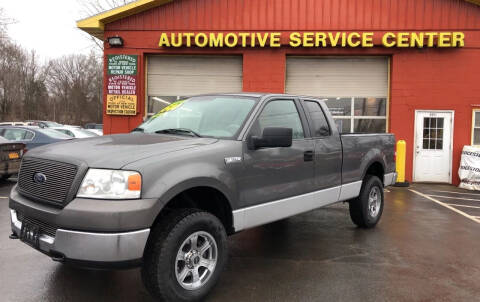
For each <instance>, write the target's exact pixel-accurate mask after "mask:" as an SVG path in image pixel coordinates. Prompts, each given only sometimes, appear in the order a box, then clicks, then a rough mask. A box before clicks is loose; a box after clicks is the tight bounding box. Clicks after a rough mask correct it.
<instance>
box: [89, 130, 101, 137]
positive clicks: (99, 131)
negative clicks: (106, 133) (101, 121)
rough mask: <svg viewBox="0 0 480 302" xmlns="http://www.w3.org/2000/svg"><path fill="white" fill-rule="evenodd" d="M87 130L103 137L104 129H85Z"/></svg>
mask: <svg viewBox="0 0 480 302" xmlns="http://www.w3.org/2000/svg"><path fill="white" fill-rule="evenodd" d="M85 130H87V131H90V132H93V133H95V134H96V135H98V136H103V130H102V129H85Z"/></svg>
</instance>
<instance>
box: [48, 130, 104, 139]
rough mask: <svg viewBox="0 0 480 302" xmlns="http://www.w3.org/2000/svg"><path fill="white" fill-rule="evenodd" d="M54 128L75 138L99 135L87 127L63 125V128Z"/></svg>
mask: <svg viewBox="0 0 480 302" xmlns="http://www.w3.org/2000/svg"><path fill="white" fill-rule="evenodd" d="M52 129H54V130H57V131H59V132H62V133H64V134H66V135H68V136H71V137H74V138H88V137H96V136H99V135H98V134H96V133H94V132H93V131H90V130H86V129H79V128H73V127H61V128H52Z"/></svg>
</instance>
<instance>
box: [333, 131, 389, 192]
mask: <svg viewBox="0 0 480 302" xmlns="http://www.w3.org/2000/svg"><path fill="white" fill-rule="evenodd" d="M340 138H341V141H342V147H343V163H342V183H344V184H346V183H351V182H355V181H358V180H361V179H363V176H364V175H361V173H364V172H365V171H366V168H367V167H368V166H370V164H371V162H372V160H373V158H378V155H380V157H381V158H382V159H383V166H384V169H385V170H384V174H385V175H387V174H390V173H393V172H395V160H394V157H395V137H394V135H393V134H388V133H369V134H359V133H352V134H341V135H340Z"/></svg>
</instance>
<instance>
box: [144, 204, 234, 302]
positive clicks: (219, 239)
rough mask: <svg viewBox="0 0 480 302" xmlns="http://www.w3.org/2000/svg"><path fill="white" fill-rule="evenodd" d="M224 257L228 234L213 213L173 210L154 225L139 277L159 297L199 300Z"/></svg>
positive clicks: (153, 294)
mask: <svg viewBox="0 0 480 302" xmlns="http://www.w3.org/2000/svg"><path fill="white" fill-rule="evenodd" d="M226 260H227V235H226V232H225V228H224V226H223V224H222V223H221V222H220V220H218V218H217V217H215V216H214V215H212V214H210V213H207V212H202V211H199V210H196V209H181V210H173V211H171V212H169V213H168V214H166V215H165V216H164V217H161V218H160V221H159V222H158V223H157V224H156V226H155V227H154V228H153V230H152V233H151V234H150V237H149V239H148V243H147V246H146V248H145V252H144V261H143V265H142V279H143V282H144V284H145V287H146V288H147V290H148V291H149V292H150V294H152V296H154V297H155V298H157V299H158V300H160V301H199V300H201V299H203V298H204V297H205V296H206V295H207V294H208V293H209V292H210V290H211V289H212V288H213V286H214V285H215V284H216V283H217V281H218V279H219V277H220V273H221V272H222V270H223V269H224V267H225V264H226Z"/></svg>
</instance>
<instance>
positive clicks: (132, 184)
mask: <svg viewBox="0 0 480 302" xmlns="http://www.w3.org/2000/svg"><path fill="white" fill-rule="evenodd" d="M141 189H142V176H140V174H133V175H130V176H129V177H128V190H130V191H140V190H141Z"/></svg>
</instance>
